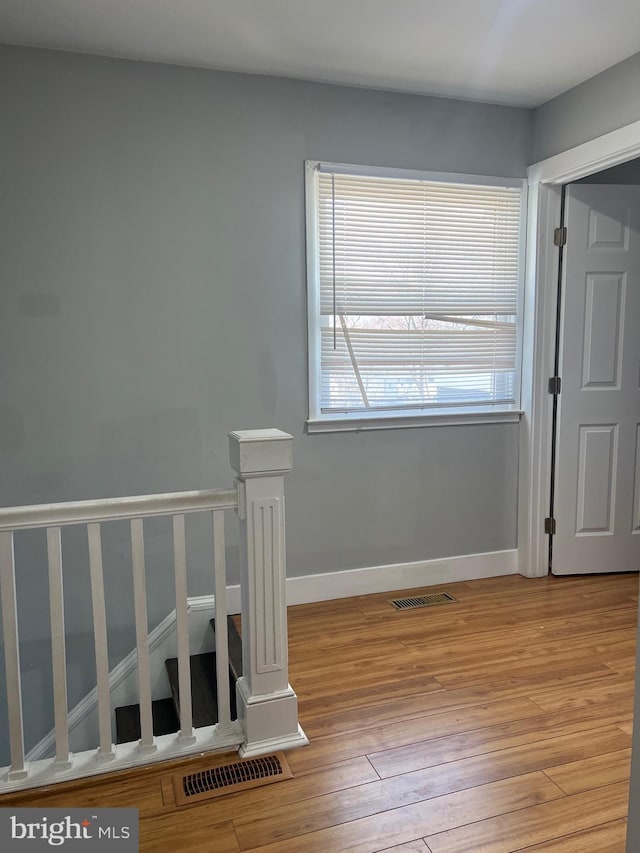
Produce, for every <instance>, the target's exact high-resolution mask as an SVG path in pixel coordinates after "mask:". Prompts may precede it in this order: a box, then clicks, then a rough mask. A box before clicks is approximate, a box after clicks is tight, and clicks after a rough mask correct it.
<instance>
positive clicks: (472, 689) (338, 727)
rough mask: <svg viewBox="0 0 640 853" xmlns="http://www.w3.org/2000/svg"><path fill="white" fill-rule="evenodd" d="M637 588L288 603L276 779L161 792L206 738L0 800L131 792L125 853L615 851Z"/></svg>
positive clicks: (505, 586) (456, 590) (621, 832)
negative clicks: (158, 760) (197, 792)
mask: <svg viewBox="0 0 640 853" xmlns="http://www.w3.org/2000/svg"><path fill="white" fill-rule="evenodd" d="M637 587H638V579H637V576H635V575H607V576H593V577H581V578H544V579H539V580H526V579H524V578H522V577H519V576H513V577H506V578H492V579H488V580H482V581H473V582H469V583H458V584H446V585H444V586H443V587H438V589H442V590H446V591H447V592H450V593H451V594H452V595H454V596H455V597H456V598H457V599H458V602H457V603H454V604H448V605H443V606H439V607H430V608H424V609H420V610H413V611H407V612H396V611H394V610H393V609H392V608H391V607H390V605H389V604H387V603H386V600H387V599H388V598H391V597H393V596H392V595H391V594H389V593H386V594H383V595H370V596H362V597H358V598H350V599H342V600H337V601H332V602H323V603H318V604H311V605H301V606H298V607H292V608H290V609H289V637H290V680H291V683H292V685H293V687H294V689H295V690H296V691H297V693H298V696H299V700H300V719H301V723H302V726H303V728H304V729H305V731H306V733H307V735H308V736H309V737H310V739H311V744H310V745H309V746H308V747H305V748H304V749H298V750H294V751H292V752H290V753H288V758H289V762H290V764H291V768H292V770H293V772H294V778H293V779H291V780H287V781H283V782H279V783H277V784H274V785H269V786H266V787H263V788H257V789H254V790H249V791H244V792H240V793H237V794H230V795H227V796H224V797H221V798H218V799H216V800H212V801H211V802H210V803H202V804H200V805H194V806H193V807H190V808H185V809H181V810H176V809H175V808H174V807H172V806H171V805H169V804H168V805H165V804H164V802H163V793H162V790H163V780H164V779H166V777H167V776H168V775H169V773H170V772H175V768H176V767H178V768H182V767H188V768H189V771H188V772H191V771H192V770H193V769H198V768H204V767H206V766H211V764H212V763H223V761H225V760H228V758H229V756H221V755H217V756H215V757H213V758H212V756H208V757H205V758H203V759H198V760H197V761H195V762H193V761H192V762H188V763H187V762H182V763H180V764H177V763H175V762H174V763H173V764H172V765H170V766H169V765H166V764H165V765H156V766H155V767H154V768H152V769H147V770H146V771H143V772H140V771H130V772H125V773H120V774H114V775H113V776H110V777H102V778H99V779H98V780H95V781H91V780H88V781H85V782H84V783H82V784H74V783H70V784H68V785H66V786H58V787H57V788H50V789H40V790H36V791H32V792H30V793H27V794H20V795H11V796H5V797H2V798H0V805H1V806H7V805H10V804H13V805H22V806H25V805H36V804H37V805H40V806H53V805H65V806H69V807H70V806H90V805H94V806H118V805H120V806H122V805H130V806H137V807H138V808H139V809H140V828H141V844H140V849H141V850H142V851H174V850H175V851H196V850H198V851H203V850H210V851H215V853H225V851H229V853H232V852H233V853H238V851H251V850H259V851H260V853H294V851H295V853H339V851H358V853H374V851H381V850H389V851H395V853H429V851H430V853H513V851H527V853H543V851H544V853H585V851H594V853H623V851H624V838H625V816H626V812H627V794H628V777H629V759H630V745H631V721H632V711H633V707H632V703H633V670H634V663H635V634H636V612H637ZM434 589H435V588H434ZM408 594H409V591H403V592H402V593H400V595H408Z"/></svg>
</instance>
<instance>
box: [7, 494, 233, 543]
mask: <svg viewBox="0 0 640 853" xmlns="http://www.w3.org/2000/svg"><path fill="white" fill-rule="evenodd" d="M237 506H238V489H237V488H233V489H210V490H207V491H198V492H171V493H169V494H166V495H136V496H135V497H126V498H104V499H102V500H91V501H69V502H67V503H56V504H35V505H33V506H12V507H3V508H0V533H1V532H10V531H14V530H27V529H29V528H36V527H57V526H63V525H68V524H91V523H93V522H101V521H115V520H117V519H119V518H124V519H127V520H129V519H132V518H146V517H147V516H158V515H173V514H174V513H185V512H202V511H203V510H214V509H235V508H236V507H237Z"/></svg>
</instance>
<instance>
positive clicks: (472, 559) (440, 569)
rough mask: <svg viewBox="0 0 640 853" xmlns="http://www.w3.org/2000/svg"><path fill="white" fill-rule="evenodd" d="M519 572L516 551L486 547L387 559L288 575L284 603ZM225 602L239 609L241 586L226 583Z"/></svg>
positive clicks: (326, 599)
mask: <svg viewBox="0 0 640 853" xmlns="http://www.w3.org/2000/svg"><path fill="white" fill-rule="evenodd" d="M517 573H518V551H517V549H515V548H513V549H510V550H508V551H487V552H485V553H483V554H465V555H463V556H461V557H444V558H441V559H437V560H417V561H416V562H413V563H390V564H389V565H387V566H369V567H367V568H365V569H345V570H343V571H341V572H324V573H322V574H316V575H303V576H301V577H295V578H287V604H288V605H292V604H311V603H312V602H314V601H329V600H331V599H333V598H349V597H350V596H352V595H369V594H371V593H373V592H392V591H393V590H396V589H412V588H413V587H418V586H437V585H442V584H445V583H456V582H457V581H470V580H477V579H479V578H494V577H499V576H501V575H515V574H517ZM227 602H228V603H229V606H230V608H231V604H232V603H233V606H234V607H237V609H235V610H232V609H229V612H230V613H239V612H240V587H239V586H230V587H227Z"/></svg>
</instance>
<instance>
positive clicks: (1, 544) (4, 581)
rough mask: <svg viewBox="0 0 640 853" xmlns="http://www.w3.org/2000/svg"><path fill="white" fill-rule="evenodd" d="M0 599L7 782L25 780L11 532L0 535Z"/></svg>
mask: <svg viewBox="0 0 640 853" xmlns="http://www.w3.org/2000/svg"><path fill="white" fill-rule="evenodd" d="M0 597H1V598H2V634H3V639H4V661H5V672H6V676H5V678H6V685H7V701H8V705H9V709H8V710H9V743H10V748H11V767H10V768H9V772H8V774H7V778H8V779H24V778H26V777H27V776H28V770H27V767H26V765H25V761H24V729H23V723H22V686H21V680H20V651H19V641H18V606H17V600H16V572H15V561H14V556H13V533H0Z"/></svg>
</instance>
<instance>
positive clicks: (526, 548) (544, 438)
mask: <svg viewBox="0 0 640 853" xmlns="http://www.w3.org/2000/svg"><path fill="white" fill-rule="evenodd" d="M639 156H640V121H636V122H633V123H632V124H628V125H626V126H625V127H621V128H620V129H619V130H614V131H612V132H611V133H607V134H605V135H604V136H599V137H597V138H596V139H592V140H590V141H589V142H585V143H583V144H582V145H578V146H576V147H575V148H570V149H569V150H567V151H563V152H562V153H560V154H556V155H555V156H554V157H549V158H548V159H546V160H542V161H540V162H539V163H535V164H534V165H532V166H530V167H529V169H528V170H527V178H528V181H529V211H528V226H527V260H526V270H525V280H526V286H525V303H524V332H523V353H524V357H523V365H522V376H523V380H522V411H523V414H522V419H521V423H520V457H519V459H520V461H519V467H518V476H519V479H518V571H519V572H520V574H522V575H525V576H526V577H542V576H544V575H546V574H547V572H548V559H547V557H548V544H547V537H546V534H545V532H544V519H545V516H546V515H547V511H548V503H549V490H550V485H551V437H552V430H551V426H552V424H551V414H552V405H551V404H552V397H551V395H550V394H549V393H548V390H547V383H548V380H549V377H550V376H552V375H553V366H554V365H553V362H554V346H555V334H556V310H557V305H556V301H557V284H558V250H557V249H556V247H555V246H554V245H553V229H554V228H556V227H557V226H558V225H559V224H560V193H561V187H562V185H563V184H566V183H569V182H570V181H575V180H578V179H579V178H585V177H587V175H592V174H593V173H594V172H599V171H600V170H602V169H607V168H610V167H611V166H617V165H618V164H620V163H625V162H626V161H627V160H632V159H634V158H635V157H639Z"/></svg>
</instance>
